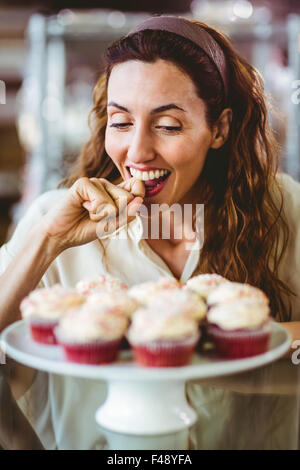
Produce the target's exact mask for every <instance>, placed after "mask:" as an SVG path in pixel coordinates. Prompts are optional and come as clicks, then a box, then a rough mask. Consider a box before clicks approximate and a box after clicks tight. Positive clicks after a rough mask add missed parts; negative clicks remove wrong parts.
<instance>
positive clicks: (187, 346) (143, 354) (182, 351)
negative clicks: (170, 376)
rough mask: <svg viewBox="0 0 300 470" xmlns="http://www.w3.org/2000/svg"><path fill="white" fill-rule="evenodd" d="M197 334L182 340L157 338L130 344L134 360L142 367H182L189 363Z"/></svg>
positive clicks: (196, 340) (197, 337)
mask: <svg viewBox="0 0 300 470" xmlns="http://www.w3.org/2000/svg"><path fill="white" fill-rule="evenodd" d="M198 339H199V335H198V334H197V335H193V336H190V337H186V338H184V339H182V340H157V341H151V342H149V343H140V344H131V347H132V350H133V354H134V360H135V361H136V362H137V363H138V364H139V365H140V366H143V367H182V366H186V365H188V364H189V362H190V361H191V358H192V355H193V353H194V351H195V347H196V344H197V342H198Z"/></svg>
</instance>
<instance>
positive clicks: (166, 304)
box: [147, 289, 207, 323]
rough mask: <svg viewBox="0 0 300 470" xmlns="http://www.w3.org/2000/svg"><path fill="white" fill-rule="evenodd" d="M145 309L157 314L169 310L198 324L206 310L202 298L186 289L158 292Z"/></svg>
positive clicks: (203, 317) (204, 315)
mask: <svg viewBox="0 0 300 470" xmlns="http://www.w3.org/2000/svg"><path fill="white" fill-rule="evenodd" d="M147 308H149V309H151V310H152V311H157V312H160V311H162V310H167V309H170V310H171V311H172V312H173V314H175V313H178V314H181V315H185V316H187V317H190V318H193V319H194V320H196V321H198V322H200V323H201V322H202V320H204V319H205V317H206V310H207V307H206V305H205V303H204V301H203V300H202V298H201V297H200V296H199V295H198V294H196V293H195V292H193V291H190V290H188V289H165V290H162V291H158V292H157V293H156V295H154V296H153V297H152V298H150V299H149V301H148V302H147Z"/></svg>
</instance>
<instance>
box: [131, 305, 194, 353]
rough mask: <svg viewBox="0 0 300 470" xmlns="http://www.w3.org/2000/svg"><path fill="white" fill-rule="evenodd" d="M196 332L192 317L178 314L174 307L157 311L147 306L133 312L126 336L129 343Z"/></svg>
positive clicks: (183, 335) (178, 337)
mask: <svg viewBox="0 0 300 470" xmlns="http://www.w3.org/2000/svg"><path fill="white" fill-rule="evenodd" d="M197 334H198V326H197V322H196V321H195V320H194V319H193V318H191V317H187V316H184V315H181V314H178V312H177V311H176V309H174V310H173V309H169V310H164V311H160V312H159V311H153V310H152V309H151V308H148V307H147V308H141V309H139V310H136V311H135V312H134V314H133V316H132V323H131V326H130V328H129V330H128V335H127V336H128V340H129V342H130V343H132V344H138V343H144V342H147V341H153V340H159V339H180V338H183V337H185V336H189V335H197Z"/></svg>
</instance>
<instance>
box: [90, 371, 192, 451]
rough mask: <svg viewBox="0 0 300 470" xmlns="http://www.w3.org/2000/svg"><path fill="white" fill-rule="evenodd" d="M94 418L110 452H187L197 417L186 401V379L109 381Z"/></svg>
mask: <svg viewBox="0 0 300 470" xmlns="http://www.w3.org/2000/svg"><path fill="white" fill-rule="evenodd" d="M95 419H96V422H97V423H98V424H99V425H100V426H101V428H102V429H104V431H105V434H106V437H107V440H108V442H109V448H110V449H114V450H117V449H120V450H121V449H136V450H145V449H159V450H169V449H178V450H185V449H187V448H188V429H189V428H190V427H191V426H192V425H193V424H194V423H195V421H196V419H197V415H196V412H195V411H194V409H193V408H192V407H191V406H190V405H189V404H188V402H187V400H186V395H185V381H183V380H182V381H178V380H174V379H173V380H163V381H155V382H151V383H149V381H148V380H145V381H143V380H136V381H130V382H128V381H123V380H110V381H109V382H108V394H107V398H106V401H105V403H104V404H103V405H102V406H101V407H100V408H99V409H98V410H97V412H96V415H95Z"/></svg>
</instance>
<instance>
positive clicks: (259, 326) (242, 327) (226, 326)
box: [207, 297, 271, 359]
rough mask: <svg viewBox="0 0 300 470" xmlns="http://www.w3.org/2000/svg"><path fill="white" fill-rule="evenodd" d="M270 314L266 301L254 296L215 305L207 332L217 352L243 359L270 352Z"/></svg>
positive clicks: (212, 308) (220, 354) (209, 314)
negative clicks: (268, 350)
mask: <svg viewBox="0 0 300 470" xmlns="http://www.w3.org/2000/svg"><path fill="white" fill-rule="evenodd" d="M269 314H270V309H269V306H268V304H267V303H266V302H262V301H260V300H259V299H255V298H251V297H244V298H241V299H239V300H234V301H232V302H229V301H227V302H223V303H220V304H217V305H215V306H213V307H211V309H210V310H209V311H208V314H207V321H208V324H207V334H208V336H209V337H210V339H211V340H212V342H213V343H214V345H215V350H216V353H217V354H218V355H219V356H221V357H224V358H227V359H240V358H244V357H250V356H255V355H257V354H262V353H264V352H266V351H267V349H268V344H269V340H270V334H271V321H270V317H269Z"/></svg>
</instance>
